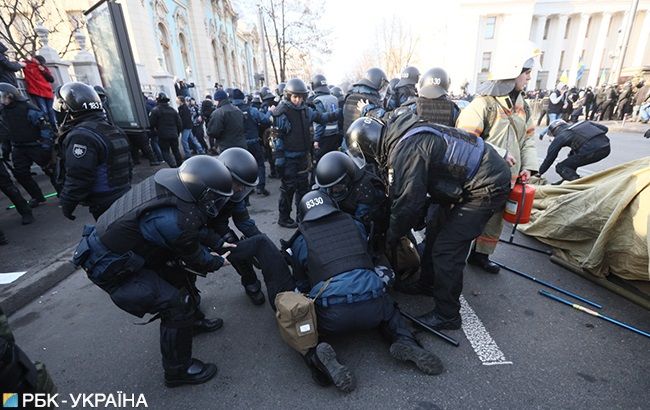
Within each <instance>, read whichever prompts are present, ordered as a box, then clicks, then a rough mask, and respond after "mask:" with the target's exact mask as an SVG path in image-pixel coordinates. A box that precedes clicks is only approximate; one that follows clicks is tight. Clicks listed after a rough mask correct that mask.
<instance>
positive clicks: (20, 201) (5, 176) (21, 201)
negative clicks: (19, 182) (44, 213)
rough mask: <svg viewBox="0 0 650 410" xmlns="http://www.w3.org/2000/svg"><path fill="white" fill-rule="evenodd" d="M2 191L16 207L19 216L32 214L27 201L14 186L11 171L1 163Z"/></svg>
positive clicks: (0, 178)
mask: <svg viewBox="0 0 650 410" xmlns="http://www.w3.org/2000/svg"><path fill="white" fill-rule="evenodd" d="M0 191H2V192H3V193H4V194H5V195H6V196H7V198H9V200H10V201H11V202H12V203H13V204H14V205H16V210H17V211H18V213H19V214H21V215H24V214H26V213H27V214H28V213H31V210H30V209H29V206H28V205H27V201H25V198H23V196H22V195H21V194H20V191H19V190H18V188H17V187H16V185H14V182H13V181H12V180H11V175H9V171H7V168H5V164H4V163H3V162H0Z"/></svg>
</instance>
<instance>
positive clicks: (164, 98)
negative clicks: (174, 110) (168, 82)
mask: <svg viewBox="0 0 650 410" xmlns="http://www.w3.org/2000/svg"><path fill="white" fill-rule="evenodd" d="M156 102H159V103H166V102H169V97H168V96H167V94H165V93H164V92H162V91H161V92H159V93H158V95H157V96H156Z"/></svg>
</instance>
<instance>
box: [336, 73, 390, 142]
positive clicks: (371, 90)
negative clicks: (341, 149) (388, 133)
mask: <svg viewBox="0 0 650 410" xmlns="http://www.w3.org/2000/svg"><path fill="white" fill-rule="evenodd" d="M386 85H388V79H387V78H386V73H384V71H383V70H382V69H380V68H377V67H372V68H370V69H369V70H368V71H366V76H365V77H364V78H362V79H361V80H359V81H357V82H356V83H355V84H354V85H353V86H352V88H350V90H349V91H348V93H347V95H346V96H345V102H344V104H343V129H344V130H347V129H348V128H349V127H350V125H351V124H352V123H353V122H354V120H356V119H357V118H359V117H363V116H366V115H373V116H375V117H381V116H383V115H384V113H385V110H384V109H383V107H382V99H381V94H380V93H381V91H382V90H383V89H384V88H385V87H386ZM360 103H361V105H363V106H364V108H363V110H361V111H360V110H359V107H358V105H359V104H360Z"/></svg>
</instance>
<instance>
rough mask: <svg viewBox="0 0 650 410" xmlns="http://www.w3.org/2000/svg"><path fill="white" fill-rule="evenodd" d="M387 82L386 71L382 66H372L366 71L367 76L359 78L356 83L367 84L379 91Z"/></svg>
mask: <svg viewBox="0 0 650 410" xmlns="http://www.w3.org/2000/svg"><path fill="white" fill-rule="evenodd" d="M387 83H388V79H387V78H386V73H384V71H383V70H382V69H381V68H377V67H372V68H371V69H369V70H368V71H366V77H365V78H362V79H361V80H359V81H358V82H357V83H356V84H355V85H365V86H368V87H370V88H373V89H375V90H377V91H379V90H381V89H382V88H384V86H385V85H386V84H387Z"/></svg>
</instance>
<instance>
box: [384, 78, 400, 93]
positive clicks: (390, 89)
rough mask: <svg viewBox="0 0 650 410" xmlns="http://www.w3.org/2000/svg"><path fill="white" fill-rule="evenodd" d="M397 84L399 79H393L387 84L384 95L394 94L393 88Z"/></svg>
mask: <svg viewBox="0 0 650 410" xmlns="http://www.w3.org/2000/svg"><path fill="white" fill-rule="evenodd" d="M397 83H399V78H393V79H391V80H390V81H389V82H388V88H387V89H386V94H395V87H396V86H397Z"/></svg>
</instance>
